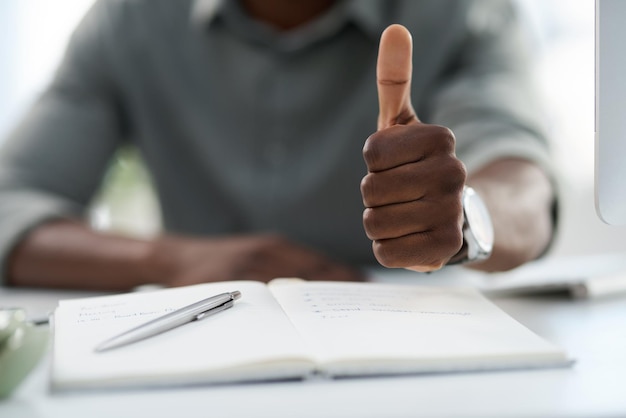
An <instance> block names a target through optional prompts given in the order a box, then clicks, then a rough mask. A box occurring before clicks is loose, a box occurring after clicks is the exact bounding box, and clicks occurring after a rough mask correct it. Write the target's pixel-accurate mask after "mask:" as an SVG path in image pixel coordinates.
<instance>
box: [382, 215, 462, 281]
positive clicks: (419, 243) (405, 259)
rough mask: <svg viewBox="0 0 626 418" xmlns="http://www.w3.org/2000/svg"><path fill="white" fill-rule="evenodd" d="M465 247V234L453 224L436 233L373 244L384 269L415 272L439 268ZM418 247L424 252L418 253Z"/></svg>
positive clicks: (434, 231)
mask: <svg viewBox="0 0 626 418" xmlns="http://www.w3.org/2000/svg"><path fill="white" fill-rule="evenodd" d="M462 245H463V234H462V232H461V231H460V229H459V228H457V226H456V225H452V224H450V225H446V226H442V227H440V228H438V229H437V230H433V231H425V232H420V233H416V234H411V235H405V236H403V237H399V238H392V239H382V240H375V241H373V242H372V248H373V250H374V255H375V256H376V259H377V260H378V261H379V262H380V263H381V264H382V265H383V266H385V267H391V268H399V267H402V268H407V269H410V270H415V271H432V270H438V269H440V268H441V267H443V266H444V265H445V264H446V263H447V262H448V260H449V259H450V257H451V254H456V253H457V252H458V251H459V250H460V249H461V246H462ZM415 248H421V249H422V250H421V251H415ZM407 266H410V267H407Z"/></svg>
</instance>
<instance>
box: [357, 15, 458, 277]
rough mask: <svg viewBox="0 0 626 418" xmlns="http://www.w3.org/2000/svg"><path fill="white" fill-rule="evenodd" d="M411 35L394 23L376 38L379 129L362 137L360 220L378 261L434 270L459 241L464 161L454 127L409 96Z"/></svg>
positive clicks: (448, 258)
mask: <svg viewBox="0 0 626 418" xmlns="http://www.w3.org/2000/svg"><path fill="white" fill-rule="evenodd" d="M412 48H413V46H412V40H411V34H410V33H409V32H408V30H407V29H406V28H404V27H403V26H400V25H392V26H390V27H388V28H387V29H386V30H385V31H384V32H383V35H382V37H381V40H380V49H379V53H378V64H377V83H378V101H379V116H378V131H377V132H376V133H374V134H373V135H371V136H370V137H369V138H368V139H367V141H366V142H365V146H364V148H363V156H364V158H365V163H366V164H367V167H368V171H369V172H368V174H367V175H366V176H365V177H364V178H363V180H362V182H361V194H362V196H363V203H364V205H365V207H366V209H365V211H364V212H363V224H364V226H365V232H366V233H367V236H368V237H369V238H370V239H372V240H373V250H374V254H375V256H376V258H377V259H378V261H379V262H380V263H381V264H382V265H384V266H387V267H404V268H408V269H411V270H416V271H431V270H436V269H439V268H441V267H442V266H444V265H445V264H446V263H447V262H448V260H450V258H451V257H452V256H454V255H455V254H456V253H457V252H458V251H459V250H460V248H461V246H462V244H463V233H462V226H463V208H462V204H461V196H462V192H463V185H464V184H465V178H466V172H465V166H464V165H463V163H462V162H461V161H459V160H458V159H457V158H456V156H455V153H454V148H455V138H454V134H453V133H452V132H451V131H450V130H449V129H447V128H445V127H442V126H436V125H427V124H423V123H421V122H420V120H419V119H418V117H417V115H416V113H415V110H413V105H412V104H411V98H410V87H411V71H412V57H411V56H412Z"/></svg>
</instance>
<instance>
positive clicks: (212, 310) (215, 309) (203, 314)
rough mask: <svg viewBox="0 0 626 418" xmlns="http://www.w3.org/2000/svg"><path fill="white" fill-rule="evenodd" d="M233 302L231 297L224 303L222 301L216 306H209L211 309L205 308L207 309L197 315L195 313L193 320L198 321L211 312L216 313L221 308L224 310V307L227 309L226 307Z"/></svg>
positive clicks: (229, 306)
mask: <svg viewBox="0 0 626 418" xmlns="http://www.w3.org/2000/svg"><path fill="white" fill-rule="evenodd" d="M234 304H235V301H234V300H233V299H231V300H229V301H228V302H226V303H223V304H221V305H218V306H216V307H214V308H211V309H207V310H206V311H204V312H200V313H199V314H198V315H196V317H195V319H194V320H195V321H199V320H201V319H202V318H206V317H207V316H209V315H213V314H216V313H218V312H222V311H223V310H226V309H228V308H231V307H232V306H233V305H234Z"/></svg>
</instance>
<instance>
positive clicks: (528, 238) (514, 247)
mask: <svg viewBox="0 0 626 418" xmlns="http://www.w3.org/2000/svg"><path fill="white" fill-rule="evenodd" d="M467 184H468V185H470V186H472V187H473V188H474V189H476V191H477V192H478V193H479V194H480V196H481V197H482V198H483V200H484V201H485V203H486V205H487V207H488V208H489V211H490V213H491V218H492V221H493V225H494V231H495V242H494V248H493V253H492V255H491V257H490V258H489V259H487V260H485V261H483V262H480V263H475V264H473V265H470V267H471V268H475V269H479V270H485V271H503V270H509V269H511V268H514V267H517V266H519V265H521V264H523V263H525V262H527V261H531V260H533V259H535V258H537V257H538V256H540V255H541V254H542V253H543V252H544V251H545V250H546V248H547V246H548V245H549V243H550V241H551V239H552V234H553V229H554V225H553V219H552V204H553V196H554V191H553V186H552V184H551V182H550V180H549V179H548V177H547V176H546V174H545V173H544V172H543V171H542V170H541V169H540V168H539V167H537V166H536V165H534V164H533V163H531V162H528V161H524V160H515V159H508V160H501V161H497V162H495V163H492V164H490V165H488V166H487V167H485V168H483V169H481V170H479V171H477V172H476V173H473V174H471V175H470V176H469V177H468V179H467Z"/></svg>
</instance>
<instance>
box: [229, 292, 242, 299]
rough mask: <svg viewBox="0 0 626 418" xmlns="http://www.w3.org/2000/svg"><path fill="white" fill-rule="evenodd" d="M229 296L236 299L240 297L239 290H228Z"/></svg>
mask: <svg viewBox="0 0 626 418" xmlns="http://www.w3.org/2000/svg"><path fill="white" fill-rule="evenodd" d="M230 297H231V298H232V300H237V299H239V298H240V297H241V292H240V291H239V290H235V291H234V292H230Z"/></svg>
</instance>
